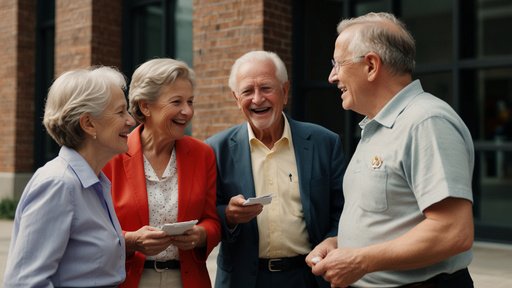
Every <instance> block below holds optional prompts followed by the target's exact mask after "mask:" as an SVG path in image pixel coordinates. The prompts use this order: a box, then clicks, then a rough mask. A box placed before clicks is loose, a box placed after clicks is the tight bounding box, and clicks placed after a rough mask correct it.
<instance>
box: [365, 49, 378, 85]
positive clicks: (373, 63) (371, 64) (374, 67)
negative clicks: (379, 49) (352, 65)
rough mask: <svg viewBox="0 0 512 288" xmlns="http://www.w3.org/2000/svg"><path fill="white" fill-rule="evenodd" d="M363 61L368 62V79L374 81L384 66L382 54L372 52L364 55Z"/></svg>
mask: <svg viewBox="0 0 512 288" xmlns="http://www.w3.org/2000/svg"><path fill="white" fill-rule="evenodd" d="M363 61H364V62H365V63H366V69H367V74H368V81H374V80H375V79H376V78H377V76H378V75H379V73H380V69H381V68H382V60H381V59H380V56H379V55H377V54H375V53H373V52H370V53H368V54H366V55H365V56H364V60H363Z"/></svg>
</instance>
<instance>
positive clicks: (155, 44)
mask: <svg viewBox="0 0 512 288" xmlns="http://www.w3.org/2000/svg"><path fill="white" fill-rule="evenodd" d="M137 16H138V17H137V20H138V23H139V25H140V26H139V27H138V29H136V30H135V31H140V34H139V35H138V36H139V37H140V41H138V45H139V47H138V48H139V51H138V53H137V54H138V55H137V60H139V61H138V62H139V63H142V62H144V61H146V60H148V59H152V58H155V57H157V56H161V55H162V53H163V51H162V48H163V45H162V29H163V9H162V6H161V5H160V3H155V4H151V5H147V6H144V7H143V9H141V11H140V14H139V15H137Z"/></svg>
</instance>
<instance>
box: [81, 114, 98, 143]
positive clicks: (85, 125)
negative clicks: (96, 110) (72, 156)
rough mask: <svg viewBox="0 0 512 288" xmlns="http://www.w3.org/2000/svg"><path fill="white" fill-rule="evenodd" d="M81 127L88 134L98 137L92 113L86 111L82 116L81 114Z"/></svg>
mask: <svg viewBox="0 0 512 288" xmlns="http://www.w3.org/2000/svg"><path fill="white" fill-rule="evenodd" d="M80 128H82V130H84V132H85V133H86V134H89V135H91V136H92V137H94V138H96V132H97V131H96V125H95V123H94V120H93V119H92V116H91V114H89V113H84V114H82V116H80Z"/></svg>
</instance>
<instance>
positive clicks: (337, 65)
mask: <svg viewBox="0 0 512 288" xmlns="http://www.w3.org/2000/svg"><path fill="white" fill-rule="evenodd" d="M364 56H365V55H362V56H356V57H352V58H349V59H345V60H342V61H341V62H337V61H336V60H334V59H331V64H332V68H333V69H334V71H336V73H338V72H339V71H340V67H341V66H343V65H347V64H349V63H357V62H361V60H362V59H363V58H364Z"/></svg>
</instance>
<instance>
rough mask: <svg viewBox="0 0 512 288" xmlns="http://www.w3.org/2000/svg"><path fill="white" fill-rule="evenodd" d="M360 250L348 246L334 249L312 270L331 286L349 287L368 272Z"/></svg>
mask: <svg viewBox="0 0 512 288" xmlns="http://www.w3.org/2000/svg"><path fill="white" fill-rule="evenodd" d="M359 251H360V250H358V249H347V248H340V249H335V250H332V251H331V252H329V254H327V256H325V257H324V259H323V260H320V261H319V262H318V263H316V265H314V266H313V267H312V270H311V271H312V272H313V274H315V275H317V276H322V277H323V278H324V279H325V280H326V281H328V282H330V283H331V287H347V286H349V285H350V284H352V283H354V282H356V281H357V280H359V279H361V277H363V276H364V275H365V274H366V273H368V271H367V269H366V264H365V262H364V261H363V257H362V256H361V254H360V253H359ZM308 257H309V256H308Z"/></svg>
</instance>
